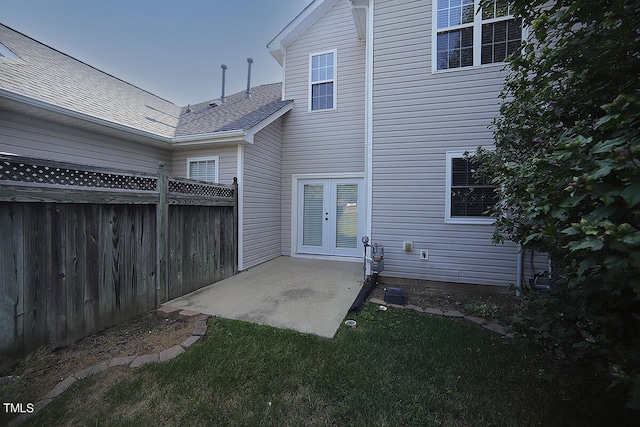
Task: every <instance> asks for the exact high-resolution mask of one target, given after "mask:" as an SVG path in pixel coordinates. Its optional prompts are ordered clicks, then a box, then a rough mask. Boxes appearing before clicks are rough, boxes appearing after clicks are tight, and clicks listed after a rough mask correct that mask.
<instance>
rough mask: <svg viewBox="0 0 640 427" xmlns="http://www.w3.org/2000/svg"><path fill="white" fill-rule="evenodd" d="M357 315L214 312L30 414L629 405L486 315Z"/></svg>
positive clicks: (473, 415) (310, 421)
mask: <svg viewBox="0 0 640 427" xmlns="http://www.w3.org/2000/svg"><path fill="white" fill-rule="evenodd" d="M351 318H353V319H355V320H356V321H357V323H358V325H357V327H355V328H348V327H346V326H344V325H343V326H342V327H341V328H340V330H339V331H338V334H337V335H336V337H335V339H333V340H330V339H325V338H320V337H316V336H313V335H306V334H301V333H297V332H293V331H288V330H280V329H274V328H271V327H267V326H259V325H255V324H250V323H245V322H240V321H234V320H224V319H217V318H213V319H210V327H209V332H208V333H207V339H206V340H205V341H204V342H202V343H200V344H197V345H195V346H194V347H192V348H191V349H189V350H188V351H187V352H186V353H184V354H182V355H181V356H180V357H179V358H177V359H174V360H173V361H170V362H167V363H163V364H154V365H146V366H144V367H142V368H139V369H137V370H121V371H118V375H114V374H115V373H114V372H113V371H112V370H109V371H107V372H103V373H101V374H97V375H94V376H92V377H89V378H87V379H85V380H82V381H78V382H77V383H76V384H75V385H74V386H72V387H71V388H70V389H69V390H67V391H66V392H65V393H64V394H63V395H62V396H60V397H58V398H57V399H56V400H54V402H52V403H51V404H50V405H48V406H47V407H46V408H45V409H43V410H42V411H41V412H40V413H38V414H37V415H36V416H34V417H33V418H31V419H29V420H27V422H26V424H24V425H96V426H100V425H110V426H134V425H135V426H147V425H154V426H157V425H189V426H196V425H200V426H332V425H338V426H351V425H353V426H355V425H358V426H405V425H406V426H411V425H415V426H431V425H433V426H440V425H444V426H489V425H496V426H529V425H531V426H533V425H541V426H554V425H557V426H572V425H574V426H590V425H607V426H610V425H624V424H625V419H624V417H625V416H628V414H626V415H625V413H624V411H623V409H622V408H623V406H624V403H623V402H622V401H621V399H620V395H618V394H617V391H616V390H610V391H607V390H606V389H605V388H602V387H600V386H599V384H598V382H597V381H596V380H594V379H593V378H592V377H589V376H585V375H584V374H582V373H580V372H579V371H577V370H570V369H568V368H566V367H565V368H562V369H560V368H558V367H554V366H552V365H550V364H549V363H548V362H546V359H545V357H543V356H541V355H538V354H536V353H534V352H532V351H530V350H527V348H526V347H525V346H524V345H523V344H521V343H519V342H518V341H517V340H512V339H504V338H502V337H501V336H499V335H497V334H494V333H491V332H489V331H486V330H483V329H482V328H481V327H479V326H477V325H474V324H470V323H467V322H464V321H460V320H452V319H444V318H436V317H431V316H428V315H425V314H419V313H415V312H411V311H408V310H396V309H389V310H388V311H379V310H378V309H377V307H376V306H374V305H371V304H369V305H367V306H365V307H364V309H363V310H362V312H361V313H360V314H358V315H356V316H351ZM552 375H554V376H555V380H554V381H549V379H548V378H550V376H552ZM114 377H115V379H114Z"/></svg>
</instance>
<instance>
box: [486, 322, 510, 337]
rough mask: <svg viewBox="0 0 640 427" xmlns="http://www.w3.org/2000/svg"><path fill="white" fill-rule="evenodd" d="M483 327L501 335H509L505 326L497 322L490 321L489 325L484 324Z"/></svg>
mask: <svg viewBox="0 0 640 427" xmlns="http://www.w3.org/2000/svg"><path fill="white" fill-rule="evenodd" d="M482 327H483V328H485V329H488V330H490V331H492V332H495V333H498V334H500V335H507V331H505V330H504V327H502V326H500V325H498V324H497V323H489V324H487V325H483V326H482Z"/></svg>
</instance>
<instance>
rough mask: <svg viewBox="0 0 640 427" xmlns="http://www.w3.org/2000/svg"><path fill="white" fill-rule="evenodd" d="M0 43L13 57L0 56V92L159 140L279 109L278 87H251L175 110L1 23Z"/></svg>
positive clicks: (230, 125)
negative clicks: (247, 92) (219, 100)
mask: <svg viewBox="0 0 640 427" xmlns="http://www.w3.org/2000/svg"><path fill="white" fill-rule="evenodd" d="M0 43H2V44H3V45H4V46H5V47H6V48H8V49H9V50H11V51H12V52H13V53H15V54H16V55H17V56H18V58H17V59H12V58H5V57H2V56H0V88H1V89H4V90H7V91H10V92H13V93H16V94H19V95H23V96H26V97H28V98H32V99H36V100H39V101H42V102H45V103H47V104H51V105H54V106H57V107H62V108H64V109H68V110H72V111H76V112H79V113H82V114H86V115H88V116H91V117H96V118H98V119H102V120H106V121H108V122H111V123H115V124H119V125H123V126H126V127H129V128H133V129H137V130H140V131H144V132H148V133H151V134H154V135H158V136H160V137H164V138H173V137H177V136H182V137H184V136H189V135H200V134H205V133H212V132H218V131H225V130H247V129H249V128H251V127H252V126H254V125H256V124H257V123H260V122H261V121H262V120H264V119H266V118H267V117H269V116H270V115H271V114H272V113H274V112H276V111H278V110H279V109H280V108H281V107H282V106H284V105H286V104H287V102H283V101H281V84H280V83H276V84H271V85H264V86H258V87H256V88H252V95H253V96H252V98H251V99H246V100H245V99H244V93H239V94H235V95H232V96H229V97H228V98H227V102H226V103H225V104H222V105H219V106H217V107H210V106H209V102H208V101H207V102H203V103H201V104H196V105H194V106H192V107H191V110H192V111H191V112H189V113H187V112H186V111H187V108H185V107H179V106H177V105H175V104H173V103H172V102H169V101H167V100H165V99H163V98H160V97H159V96H156V95H154V94H152V93H149V92H147V91H145V90H143V89H140V88H138V87H136V86H134V85H132V84H129V83H127V82H125V81H123V80H120V79H118V78H116V77H114V76H112V75H109V74H107V73H104V72H102V71H100V70H98V69H96V68H94V67H91V66H90V65H87V64H85V63H83V62H81V61H78V60H77V59H75V58H72V57H71V56H69V55H66V54H64V53H62V52H59V51H57V50H55V49H53V48H51V47H49V46H47V45H45V44H43V43H40V42H38V41H36V40H34V39H32V38H30V37H28V36H25V35H24V34H22V33H20V32H18V31H15V30H13V29H11V28H9V27H7V26H5V25H2V24H0Z"/></svg>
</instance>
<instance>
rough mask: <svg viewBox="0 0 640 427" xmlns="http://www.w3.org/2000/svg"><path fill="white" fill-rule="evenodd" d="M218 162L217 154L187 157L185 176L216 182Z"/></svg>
mask: <svg viewBox="0 0 640 427" xmlns="http://www.w3.org/2000/svg"><path fill="white" fill-rule="evenodd" d="M218 162H219V157H218V156H213V157H195V158H190V159H187V176H188V177H189V179H196V180H198V181H208V182H218Z"/></svg>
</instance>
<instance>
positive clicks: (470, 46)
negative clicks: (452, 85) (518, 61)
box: [433, 0, 522, 70]
mask: <svg viewBox="0 0 640 427" xmlns="http://www.w3.org/2000/svg"><path fill="white" fill-rule="evenodd" d="M480 1H481V0H437V1H434V9H435V21H436V25H435V26H434V33H435V36H434V47H433V51H434V55H433V61H434V64H435V65H434V69H436V70H447V69H451V68H463V67H471V66H474V65H481V64H491V63H495V62H503V61H504V60H505V58H507V57H508V56H509V55H511V54H517V53H518V52H519V48H520V43H521V42H522V20H521V19H516V18H514V17H513V15H512V14H511V6H510V5H509V3H508V2H507V1H506V0H494V1H493V2H490V5H489V6H488V7H480ZM476 11H478V12H477V13H476Z"/></svg>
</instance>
